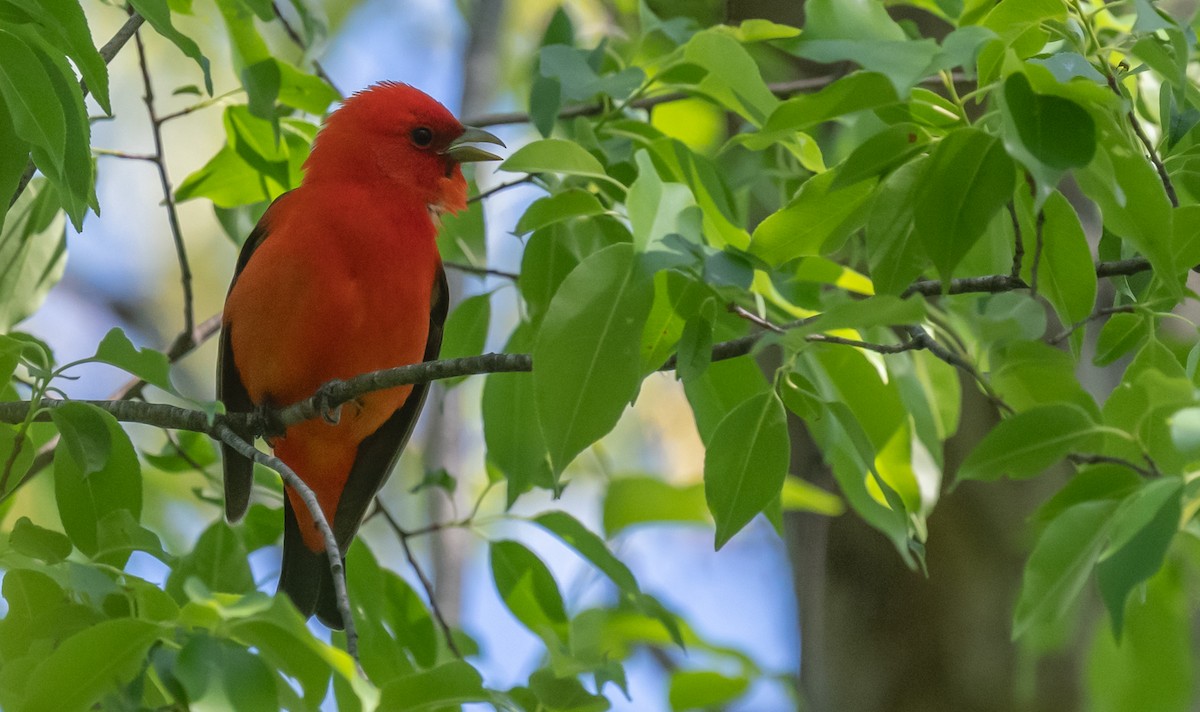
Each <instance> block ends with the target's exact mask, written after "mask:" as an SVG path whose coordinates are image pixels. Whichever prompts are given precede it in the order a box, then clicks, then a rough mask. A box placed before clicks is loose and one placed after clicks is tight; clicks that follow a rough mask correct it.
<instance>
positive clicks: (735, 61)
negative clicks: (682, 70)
mask: <svg viewBox="0 0 1200 712" xmlns="http://www.w3.org/2000/svg"><path fill="white" fill-rule="evenodd" d="M683 59H684V60H685V61H687V62H690V63H692V64H695V65H698V66H700V67H703V68H704V69H705V70H706V71H707V72H708V73H707V74H706V75H705V76H704V79H702V80H700V84H699V85H698V86H697V87H696V90H697V91H698V92H699V93H700V94H701V95H703V96H707V97H709V98H711V99H712V100H713V101H715V102H716V103H717V104H719V105H721V106H723V107H725V108H726V109H728V110H730V111H733V112H735V113H737V114H740V115H741V116H742V117H743V118H745V119H747V120H748V121H750V122H751V123H753V124H754V125H755V126H761V125H762V124H763V122H764V121H766V119H767V117H768V116H770V115H771V112H772V111H774V110H775V107H776V106H778V105H779V99H776V98H775V95H774V94H772V93H771V90H770V88H769V87H767V84H766V82H765V81H763V78H762V73H761V72H760V71H759V69H758V65H757V64H756V63H755V61H754V58H753V57H751V56H750V53H749V52H747V51H746V48H745V47H742V45H741V44H739V43H738V42H737V40H735V39H733V38H732V37H730V36H729V35H727V34H725V33H724V32H722V31H720V28H710V29H708V30H703V31H701V32H697V33H696V34H694V35H692V37H691V39H689V40H688V41H687V44H685V45H684V47H683Z"/></svg>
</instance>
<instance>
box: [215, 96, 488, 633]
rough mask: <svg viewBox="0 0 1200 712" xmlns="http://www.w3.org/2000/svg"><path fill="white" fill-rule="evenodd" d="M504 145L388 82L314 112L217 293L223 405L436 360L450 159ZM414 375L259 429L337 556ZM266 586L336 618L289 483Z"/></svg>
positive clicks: (360, 511)
mask: <svg viewBox="0 0 1200 712" xmlns="http://www.w3.org/2000/svg"><path fill="white" fill-rule="evenodd" d="M479 142H485V143H494V144H499V145H501V146H503V145H504V144H503V143H501V141H500V140H499V139H498V138H496V137H495V136H493V135H492V134H490V133H488V132H486V131H482V130H480V129H476V128H468V127H464V126H463V125H462V124H461V123H459V121H458V120H457V119H455V118H454V116H453V115H452V114H451V113H450V112H449V111H448V110H447V109H446V108H445V107H444V106H442V105H441V104H439V103H438V102H437V101H435V100H433V99H432V98H430V97H429V96H428V95H426V94H424V93H422V92H421V91H419V90H417V89H414V88H413V87H410V86H407V85H405V84H399V83H393V82H385V83H381V84H376V85H374V86H372V87H370V88H368V89H366V90H364V91H362V92H359V93H358V94H355V95H354V96H353V97H351V98H350V99H348V100H346V102H345V103H344V104H343V105H342V106H341V107H340V108H339V109H338V110H337V111H335V112H334V113H332V114H331V115H330V116H329V118H328V119H327V120H326V122H325V126H324V128H322V130H321V132H320V133H319V134H318V135H317V138H316V142H315V144H314V146H313V149H312V153H311V154H310V155H309V157H308V160H306V161H305V163H304V179H303V181H302V182H301V184H300V186H299V187H298V188H296V189H295V190H292V191H290V192H288V193H285V194H283V195H281V196H280V197H279V198H277V199H276V200H275V202H273V203H272V204H271V206H270V207H269V208H268V209H267V211H266V213H265V214H264V215H263V217H262V219H261V220H260V221H259V222H258V225H257V226H256V227H255V228H254V231H253V232H252V233H251V234H250V237H249V238H248V239H247V240H246V244H245V246H244V247H243V248H242V252H241V255H240V257H239V258H238V262H237V269H236V272H235V274H234V278H233V284H232V285H231V286H230V288H229V295H228V297H227V298H226V302H225V313H224V320H223V329H222V333H221V349H220V356H219V363H218V367H217V370H218V376H217V381H218V395H219V397H220V398H221V399H222V400H223V401H224V403H225V406H226V409H227V410H228V411H229V412H252V411H255V410H256V409H258V408H262V407H282V406H286V405H289V404H291V403H295V402H297V401H300V400H303V399H305V398H308V397H309V396H311V395H313V393H314V392H315V391H316V390H317V389H318V387H319V386H321V385H322V384H324V383H326V382H328V381H330V380H332V379H346V378H350V377H352V376H356V375H358V374H361V373H366V372H369V371H376V370H379V369H383V368H390V367H392V366H401V365H406V364H412V363H418V362H420V361H422V360H432V359H435V358H437V355H438V350H439V348H440V347H441V342H442V325H443V323H444V322H445V318H446V305H447V301H448V295H447V291H446V276H445V274H444V273H443V271H442V262H441V257H440V256H439V254H438V250H437V244H436V236H437V225H436V221H437V216H438V215H439V214H441V213H444V212H451V213H455V212H458V211H460V210H463V209H464V208H466V206H467V184H466V180H465V179H464V178H463V174H462V170H461V168H460V165H459V164H461V163H464V162H467V161H486V160H495V159H497V158H498V157H497V156H495V155H493V154H491V153H489V152H487V151H484V150H483V149H481V148H479V147H477V146H475V145H473V144H474V143H479ZM426 385H427V384H423V383H422V384H417V385H414V386H400V387H398V388H392V389H389V390H383V391H376V392H374V393H368V394H366V395H364V396H362V397H361V398H359V399H357V400H356V401H354V402H351V403H347V404H346V405H345V406H344V407H343V408H342V409H341V412H340V413H339V414H338V416H339V417H338V418H337V419H336V421H337V422H336V423H334V422H330V421H333V420H334V418H326V419H315V420H310V421H306V422H303V423H298V424H296V425H292V426H289V427H288V428H287V429H286V431H285V432H284V433H283V434H282V435H277V436H269V437H268V442H269V444H270V445H271V447H272V448H274V451H275V454H276V455H277V456H278V457H279V458H280V459H282V460H283V461H284V462H285V463H287V465H288V466H289V467H291V468H292V469H293V470H295V472H296V474H297V475H299V476H300V478H301V479H302V480H304V482H305V483H306V484H307V485H308V486H309V487H311V488H312V490H313V492H314V493H315V494H316V496H317V499H318V501H319V502H320V505H321V509H322V511H323V512H324V514H325V517H326V519H327V520H328V521H329V523H330V526H331V527H332V528H333V531H334V534H335V536H336V539H337V544H338V547H339V549H340V551H341V552H342V553H343V555H344V554H345V551H346V549H347V548H348V547H349V545H350V542H351V541H352V540H353V539H354V535H355V533H356V532H357V531H358V527H359V525H360V524H361V523H362V518H363V516H364V514H365V512H366V509H367V507H368V506H369V504H370V503H371V500H372V499H373V498H374V497H375V494H376V492H378V491H379V488H380V487H381V486H382V485H383V482H384V480H385V479H387V476H388V473H389V472H390V471H391V469H392V466H393V464H394V463H395V462H396V459H397V458H398V457H399V455H400V451H401V450H402V449H403V448H404V444H405V442H407V440H408V438H409V435H410V434H411V433H412V430H413V425H414V424H415V423H416V420H417V414H418V413H419V412H420V410H421V405H422V403H423V402H424V400H425V394H426V391H427V388H426ZM223 451H224V469H225V513H226V516H227V517H228V518H229V520H230V521H237V520H238V519H240V518H241V517H242V515H244V514H245V513H246V508H247V506H248V505H249V498H250V489H251V485H252V483H253V476H252V472H253V464H252V463H251V462H250V461H249V460H247V459H245V458H244V457H242V456H241V455H239V454H238V453H237V452H235V451H234V450H233V449H232V448H230V447H228V446H225V447H224V448H223ZM286 491H287V497H286V498H285V500H284V535H283V564H282V568H281V572H280V576H279V590H281V591H283V592H285V593H287V594H288V596H290V597H291V599H292V601H294V602H295V604H296V607H297V608H299V609H300V612H301V613H302V614H304V615H306V616H308V615H312V613H313V612H314V611H315V612H316V614H317V616H318V618H319V619H320V620H321V621H322V622H323V623H325V624H326V625H328V626H330V627H333V628H341V627H342V618H341V615H340V613H339V612H338V608H337V600H336V597H335V595H334V588H333V579H332V576H331V573H330V569H329V562H328V558H327V556H326V554H325V542H324V540H323V538H322V537H321V533H320V531H319V530H318V529H317V528H316V525H315V524H314V522H313V518H312V516H311V515H310V513H309V511H308V509H307V508H306V507H305V505H304V502H303V501H302V500H301V499H300V497H299V496H298V495H297V493H296V492H295V491H294V490H292V489H291V488H290V487H289V488H287V490H286Z"/></svg>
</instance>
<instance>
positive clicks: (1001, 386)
mask: <svg viewBox="0 0 1200 712" xmlns="http://www.w3.org/2000/svg"><path fill="white" fill-rule="evenodd" d="M1089 263H1090V262H1089ZM993 353H994V354H995V356H994V360H993V361H992V363H993V367H992V372H991V373H990V374H989V379H990V381H991V384H992V387H993V388H994V389H995V390H996V393H997V395H999V396H1000V397H1001V398H1002V399H1003V400H1004V402H1005V403H1008V404H1009V405H1010V406H1012V407H1013V408H1014V409H1015V410H1016V411H1017V412H1021V411H1024V410H1029V409H1030V408H1034V407H1036V406H1039V405H1045V404H1048V403H1073V404H1075V405H1077V406H1079V407H1081V408H1083V409H1084V410H1086V411H1087V412H1089V413H1091V414H1093V415H1095V416H1097V417H1099V412H1100V411H1099V409H1098V408H1097V407H1096V401H1095V400H1093V399H1092V397H1091V396H1090V395H1089V394H1088V392H1087V391H1085V390H1084V389H1083V386H1081V385H1080V384H1079V379H1078V378H1076V376H1075V365H1076V364H1075V359H1074V358H1072V357H1071V354H1069V353H1067V352H1065V351H1061V350H1059V349H1056V348H1054V347H1053V346H1050V345H1048V344H1045V343H1043V342H1041V341H1016V342H1013V343H1012V344H1009V345H1007V346H1003V347H999V348H997V349H996V351H994V352H993Z"/></svg>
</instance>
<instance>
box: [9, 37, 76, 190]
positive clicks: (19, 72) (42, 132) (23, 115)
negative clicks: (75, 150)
mask: <svg viewBox="0 0 1200 712" xmlns="http://www.w3.org/2000/svg"><path fill="white" fill-rule="evenodd" d="M53 86H54V85H53V84H52V83H51V81H50V75H49V74H47V73H46V69H45V67H44V66H43V65H42V62H41V60H39V59H38V57H37V55H36V54H34V50H33V48H31V47H30V46H29V45H28V44H26V43H25V42H24V41H23V40H22V39H21V37H20V36H18V35H16V34H13V33H12V32H9V31H7V30H0V98H3V99H4V103H5V104H6V105H7V107H8V111H9V113H10V115H11V116H12V119H13V125H14V126H15V128H16V132H17V135H18V136H19V137H21V139H23V140H24V141H27V142H28V143H30V144H33V145H34V146H36V147H38V148H41V149H42V150H43V151H45V153H44V154H42V155H43V156H45V157H46V158H47V159H48V163H47V164H46V165H44V166H43V163H42V162H39V163H38V167H39V168H44V169H45V170H48V171H52V173H51V175H55V176H57V175H58V173H59V170H58V169H61V167H62V165H63V159H64V152H65V150H66V141H67V128H66V121H65V119H64V118H63V106H62V105H61V104H60V103H59V101H58V96H57V95H56V94H55V93H54V88H53ZM36 158H37V157H36V156H35V160H36Z"/></svg>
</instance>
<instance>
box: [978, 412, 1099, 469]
mask: <svg viewBox="0 0 1200 712" xmlns="http://www.w3.org/2000/svg"><path fill="white" fill-rule="evenodd" d="M1098 438H1099V432H1098V431H1097V426H1096V423H1095V422H1094V421H1093V420H1092V417H1091V416H1090V415H1088V412H1087V411H1085V410H1083V409H1082V408H1080V407H1079V406H1077V405H1071V404H1067V403H1059V404H1054V405H1043V406H1038V407H1036V408H1031V409H1030V410H1027V411H1025V412H1023V413H1017V414H1016V415H1013V416H1010V417H1008V418H1006V419H1004V420H1003V421H1001V422H1000V424H999V425H997V426H996V427H995V428H993V429H992V431H991V432H990V433H988V434H987V436H986V437H984V439H983V441H982V442H980V443H979V445H978V446H976V448H975V449H974V450H973V451H972V452H971V454H970V455H969V456H968V457H967V459H966V460H965V461H964V462H963V464H962V465H961V466H960V467H959V469H958V478H959V479H962V480H995V479H999V478H1000V477H1002V476H1004V475H1007V476H1009V477H1013V478H1018V479H1020V478H1027V477H1035V476H1037V475H1040V474H1041V473H1042V472H1043V471H1044V470H1045V469H1046V468H1048V467H1050V466H1051V465H1053V464H1055V463H1056V462H1058V461H1059V460H1062V459H1063V458H1064V457H1066V456H1067V455H1068V454H1070V453H1072V452H1077V451H1086V450H1088V449H1089V448H1090V447H1091V446H1092V445H1093V444H1094V443H1095V442H1096V441H1097V440H1098Z"/></svg>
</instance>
